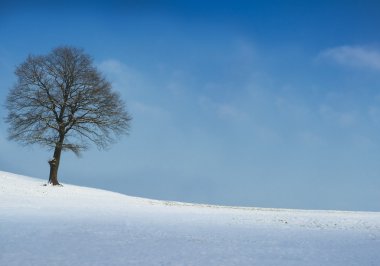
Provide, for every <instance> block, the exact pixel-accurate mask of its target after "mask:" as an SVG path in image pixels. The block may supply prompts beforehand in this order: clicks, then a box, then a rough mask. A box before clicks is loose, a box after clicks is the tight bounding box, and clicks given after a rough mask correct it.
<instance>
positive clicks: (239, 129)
mask: <svg viewBox="0 0 380 266" xmlns="http://www.w3.org/2000/svg"><path fill="white" fill-rule="evenodd" d="M379 13H380V4H379V3H377V1H120V2H117V1H116V2H115V1H104V2H100V1H89V2H85V1H82V2H80V3H79V4H78V3H75V1H68V2H65V5H63V4H62V3H56V4H52V3H51V1H36V2H35V3H34V4H33V5H32V4H30V3H28V2H22V1H21V2H17V3H15V1H8V2H7V1H2V2H1V4H0V36H2V37H1V42H0V87H1V90H0V101H1V102H2V103H4V101H5V98H6V95H7V92H8V90H9V88H10V87H11V86H12V84H13V83H14V82H15V76H14V74H13V71H14V69H15V66H17V65H18V64H20V63H21V62H22V61H23V60H24V59H25V58H26V57H27V55H29V54H46V53H48V52H49V51H50V50H51V49H52V48H54V47H57V46H60V45H73V46H77V47H81V48H84V49H85V51H86V52H87V53H89V54H90V55H91V56H93V58H94V61H95V64H96V65H97V67H98V68H99V69H100V70H101V71H102V72H103V73H104V74H105V76H106V77H107V78H108V79H109V80H110V81H111V82H112V83H113V87H114V89H115V90H117V91H119V92H120V94H121V95H122V97H123V99H124V100H125V102H126V103H127V106H128V110H129V112H130V113H131V114H132V116H133V118H134V120H133V123H132V128H131V132H130V135H129V136H128V137H124V138H122V139H121V140H120V141H119V142H118V143H117V144H115V145H113V146H111V147H110V148H109V149H108V150H106V151H98V150H97V149H96V148H95V147H94V148H92V149H91V150H89V151H87V152H86V153H84V154H83V157H81V158H79V159H78V158H77V157H75V155H73V154H70V153H65V154H64V155H63V158H62V163H61V168H60V173H59V177H60V180H61V182H63V183H65V182H66V183H74V184H79V185H85V186H92V187H99V188H105V189H110V190H113V191H118V192H122V193H125V194H129V195H136V196H142V197H149V198H156V199H166V200H179V201H189V202H200V203H212V204H223V205H244V206H259V207H283V208H306V209H343V210H368V211H370V210H372V211H380V164H379V161H380V138H379V134H380V91H379V89H380V35H379V34H378V29H379V26H380V16H378V14H379ZM0 115H1V117H4V116H6V110H5V109H4V107H3V106H2V107H1V109H0ZM6 128H7V125H6V124H5V122H4V121H3V120H1V121H0V147H1V151H0V169H1V170H4V171H11V172H16V173H20V174H26V175H31V176H36V177H41V178H47V176H48V164H47V160H48V159H49V158H50V157H51V156H52V154H51V153H52V152H51V151H47V150H44V149H43V148H41V147H38V146H36V147H21V146H20V145H18V144H17V143H12V142H9V141H8V140H7V139H6Z"/></svg>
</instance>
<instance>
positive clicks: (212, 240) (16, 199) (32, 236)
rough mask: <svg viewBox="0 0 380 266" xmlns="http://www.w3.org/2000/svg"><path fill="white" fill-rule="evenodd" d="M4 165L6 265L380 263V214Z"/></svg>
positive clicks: (1, 224) (0, 199)
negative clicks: (190, 197) (192, 196)
mask: <svg viewBox="0 0 380 266" xmlns="http://www.w3.org/2000/svg"><path fill="white" fill-rule="evenodd" d="M44 183H46V182H45V181H44V180H41V179H36V178H31V177H26V176H20V175H15V174H11V173H7V172H1V171H0V265H380V252H379V250H380V213H378V212H343V211H311V210H291V209H264V208H245V207H226V206H213V205H202V204H189V203H180V202H164V201H157V200H150V199H144V198H137V197H130V196H126V195H122V194H119V193H114V192H109V191H105V190H99V189H93V188H85V187H78V186H72V185H66V184H64V186H63V187H53V186H43V184H44Z"/></svg>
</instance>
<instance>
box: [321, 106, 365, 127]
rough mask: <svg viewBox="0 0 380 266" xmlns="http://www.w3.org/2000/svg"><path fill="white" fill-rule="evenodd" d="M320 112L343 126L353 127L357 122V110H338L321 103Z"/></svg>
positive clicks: (324, 116)
mask: <svg viewBox="0 0 380 266" xmlns="http://www.w3.org/2000/svg"><path fill="white" fill-rule="evenodd" d="M319 114H320V115H321V116H322V117H323V118H325V119H327V120H330V121H334V122H335V123H337V124H338V125H340V126H342V127H352V126H355V125H356V124H357V121H358V114H357V112H355V111H345V112H344V111H337V110H335V109H333V108H332V107H331V106H328V105H321V106H320V108H319Z"/></svg>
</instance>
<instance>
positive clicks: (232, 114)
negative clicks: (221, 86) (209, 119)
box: [198, 97, 249, 121]
mask: <svg viewBox="0 0 380 266" xmlns="http://www.w3.org/2000/svg"><path fill="white" fill-rule="evenodd" d="M198 102H199V104H200V106H201V107H202V108H203V109H205V110H211V111H212V112H213V113H214V114H216V115H217V116H218V117H219V118H220V119H226V120H230V121H246V120H248V119H249V115H248V114H247V113H246V112H244V111H242V110H240V109H239V108H238V107H237V106H235V105H234V104H231V103H217V102H214V101H213V100H211V99H210V98H207V97H200V99H199V101H198Z"/></svg>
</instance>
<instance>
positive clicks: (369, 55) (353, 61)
mask: <svg viewBox="0 0 380 266" xmlns="http://www.w3.org/2000/svg"><path fill="white" fill-rule="evenodd" d="M318 59H325V60H326V59H327V60H329V61H333V62H335V63H338V64H340V65H343V66H349V67H357V68H369V69H373V70H377V71H380V51H378V50H376V49H371V48H367V47H363V46H347V45H346V46H339V47H334V48H330V49H327V50H324V51H322V52H321V53H320V54H319V56H318Z"/></svg>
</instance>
